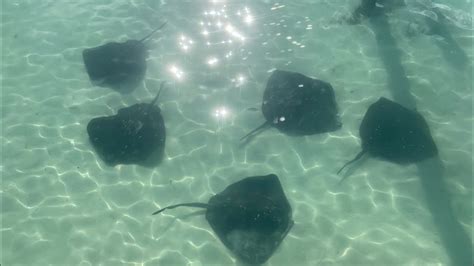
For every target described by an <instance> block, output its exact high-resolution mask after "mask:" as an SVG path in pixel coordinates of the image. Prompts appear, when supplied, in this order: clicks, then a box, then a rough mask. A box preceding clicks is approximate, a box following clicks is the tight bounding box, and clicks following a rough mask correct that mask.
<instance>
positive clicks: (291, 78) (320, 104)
mask: <svg viewBox="0 0 474 266" xmlns="http://www.w3.org/2000/svg"><path fill="white" fill-rule="evenodd" d="M262 113H263V116H264V117H265V120H266V122H265V123H263V124H262V125H261V126H259V127H257V128H256V129H254V130H252V131H251V132H250V133H248V134H247V135H245V136H244V137H242V138H241V140H244V139H246V138H248V137H250V136H252V135H253V134H255V133H257V131H260V130H262V129H265V128H268V127H270V126H272V127H275V128H277V129H278V130H280V131H282V132H284V133H286V134H288V135H296V136H302V135H312V134H318V133H325V132H330V131H334V130H337V129H339V128H340V127H341V126H342V124H341V122H340V121H339V118H338V110H337V104H336V98H335V95H334V89H333V88H332V86H331V84H329V83H327V82H324V81H322V80H318V79H313V78H309V77H307V76H305V75H302V74H300V73H296V72H289V71H282V70H275V71H273V73H272V75H271V76H270V78H269V79H268V81H267V86H266V88H265V91H264V93H263V102H262Z"/></svg>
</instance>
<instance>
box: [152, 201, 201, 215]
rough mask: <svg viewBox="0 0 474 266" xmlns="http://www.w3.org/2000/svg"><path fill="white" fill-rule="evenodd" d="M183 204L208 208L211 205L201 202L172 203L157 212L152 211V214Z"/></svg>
mask: <svg viewBox="0 0 474 266" xmlns="http://www.w3.org/2000/svg"><path fill="white" fill-rule="evenodd" d="M181 206H186V207H195V208H204V209H207V208H208V207H209V204H207V203H200V202H190V203H181V204H176V205H171V206H168V207H165V208H163V209H160V210H157V211H156V212H154V213H152V214H151V215H155V214H158V213H160V212H162V211H164V210H167V209H174V208H177V207H181Z"/></svg>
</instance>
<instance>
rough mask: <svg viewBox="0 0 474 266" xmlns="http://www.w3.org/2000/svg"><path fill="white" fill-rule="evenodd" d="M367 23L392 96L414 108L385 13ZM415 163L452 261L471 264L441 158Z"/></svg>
mask: <svg viewBox="0 0 474 266" xmlns="http://www.w3.org/2000/svg"><path fill="white" fill-rule="evenodd" d="M369 23H370V26H371V28H372V30H373V31H374V33H375V38H376V42H377V45H378V49H379V55H380V58H381V60H382V62H383V64H384V66H385V69H386V71H387V74H388V88H389V90H390V92H391V94H392V97H393V100H394V101H396V102H398V103H400V104H402V105H404V106H405V107H407V108H411V109H415V108H416V103H415V99H414V97H413V96H412V95H411V93H410V84H409V81H408V78H407V76H406V74H405V70H404V68H403V66H402V63H401V54H402V53H401V51H400V49H399V48H398V46H397V42H396V40H395V38H394V37H393V35H392V33H391V29H390V25H389V23H388V19H387V16H386V15H385V14H380V15H378V16H376V17H372V18H369ZM417 167H418V172H419V177H420V181H421V185H422V188H423V190H424V194H425V195H424V196H425V199H426V204H427V207H428V208H429V210H430V212H431V215H432V217H433V222H434V225H435V226H436V228H437V230H438V234H439V236H440V239H441V241H442V245H443V246H444V248H445V250H446V252H447V254H448V256H449V258H450V260H451V263H452V265H472V250H473V247H472V243H471V240H470V237H469V235H468V234H467V233H466V232H465V231H464V229H463V228H462V226H461V224H460V223H459V221H458V220H457V219H456V217H455V215H454V212H453V210H452V208H451V196H450V195H449V192H448V191H447V189H446V183H445V181H444V178H445V176H444V171H443V169H444V166H443V164H442V162H441V160H440V159H439V158H438V157H436V158H434V159H430V160H426V161H424V162H422V163H418V164H417Z"/></svg>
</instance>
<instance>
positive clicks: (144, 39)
mask: <svg viewBox="0 0 474 266" xmlns="http://www.w3.org/2000/svg"><path fill="white" fill-rule="evenodd" d="M166 23H168V22H167V21H166V22H165V23H163V24H161V26H159V27H158V28H156V29H154V30H153V31H152V32H150V33H149V34H148V35H147V36H145V37H143V39H141V40H140V41H139V42H144V41H146V40H147V39H148V38H150V37H151V36H152V35H153V34H154V33H155V32H157V31H159V30H161V29H162V28H163V27H164V26H165V25H166Z"/></svg>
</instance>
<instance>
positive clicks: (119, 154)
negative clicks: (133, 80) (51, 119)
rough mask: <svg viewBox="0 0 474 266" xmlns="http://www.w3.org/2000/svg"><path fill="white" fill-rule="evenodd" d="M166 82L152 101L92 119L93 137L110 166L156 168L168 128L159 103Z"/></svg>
mask: <svg viewBox="0 0 474 266" xmlns="http://www.w3.org/2000/svg"><path fill="white" fill-rule="evenodd" d="M162 89H163V83H162V84H161V87H160V90H159V91H158V94H157V95H156V97H155V99H153V101H152V102H151V103H138V104H134V105H132V106H130V107H125V108H122V109H120V110H119V111H118V113H117V114H116V115H113V116H104V117H98V118H94V119H92V120H91V121H90V122H89V124H88V125H87V133H88V134H89V139H90V141H91V143H92V145H93V146H94V149H95V150H96V151H97V153H98V154H99V156H100V157H101V158H102V160H104V161H105V163H107V164H108V165H112V166H114V165H117V164H138V165H142V166H147V167H153V166H156V165H158V164H159V163H160V161H161V159H162V157H163V151H164V147H165V139H166V131H165V123H164V121H163V117H162V116H161V110H160V108H159V107H158V106H156V105H155V103H156V101H157V100H158V97H159V95H160V92H161V90H162Z"/></svg>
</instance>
